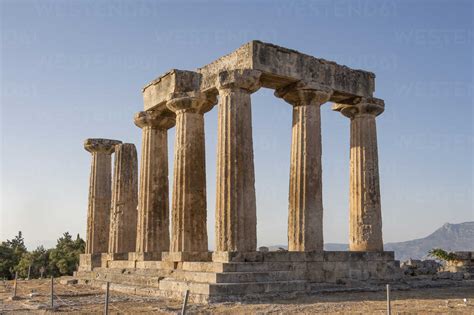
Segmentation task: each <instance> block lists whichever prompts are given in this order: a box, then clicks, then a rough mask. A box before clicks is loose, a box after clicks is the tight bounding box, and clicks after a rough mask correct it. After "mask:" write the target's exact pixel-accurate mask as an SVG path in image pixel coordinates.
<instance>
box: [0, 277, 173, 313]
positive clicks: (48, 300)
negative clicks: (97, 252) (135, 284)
mask: <svg viewBox="0 0 474 315" xmlns="http://www.w3.org/2000/svg"><path fill="white" fill-rule="evenodd" d="M14 281H15V280H13V281H6V280H3V281H2V286H3V292H1V293H2V294H3V295H4V296H9V297H10V299H11V300H15V303H14V305H13V304H12V303H10V304H9V303H2V304H1V305H0V314H2V313H3V312H9V311H34V310H56V311H73V312H74V311H84V310H88V309H90V310H91V311H92V310H93V311H94V312H96V311H97V306H101V307H102V308H104V313H105V304H106V302H107V301H108V309H109V310H110V311H112V312H113V313H129V312H130V311H129V310H128V309H127V308H128V307H129V306H128V305H127V304H129V303H134V304H136V303H147V304H151V305H153V304H155V303H156V305H157V308H159V306H158V305H161V307H163V303H161V304H160V303H159V302H163V301H165V299H164V298H162V297H156V296H142V295H136V294H131V293H128V294H125V293H118V292H113V293H111V294H109V295H108V299H107V295H106V291H105V290H103V289H102V288H98V287H93V286H88V285H80V286H79V287H78V286H76V285H73V286H70V285H64V284H60V281H59V279H54V280H53V284H52V283H51V282H50V281H45V279H43V280H38V279H36V280H35V279H31V280H28V279H24V280H19V279H18V280H16V283H17V289H16V294H15V292H14ZM104 284H106V282H104ZM51 292H52V296H51ZM154 302H155V303H154ZM157 310H158V309H157ZM160 310H164V311H170V312H174V313H176V311H179V310H181V306H175V307H166V308H165V309H160Z"/></svg>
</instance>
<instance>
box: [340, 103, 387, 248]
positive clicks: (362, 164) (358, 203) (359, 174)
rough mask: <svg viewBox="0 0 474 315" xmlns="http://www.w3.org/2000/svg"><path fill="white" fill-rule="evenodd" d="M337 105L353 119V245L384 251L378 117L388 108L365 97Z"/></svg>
mask: <svg viewBox="0 0 474 315" xmlns="http://www.w3.org/2000/svg"><path fill="white" fill-rule="evenodd" d="M333 109H334V110H336V111H339V112H341V113H342V114H343V115H344V116H346V117H349V118H350V119H351V140H350V145H351V149H350V188H349V189H350V214H349V217H350V231H349V234H350V236H349V248H350V250H351V251H383V240H382V213H381V205H380V184H379V165H378V152H377V131H376V124H375V117H376V116H377V115H380V114H381V113H382V112H383V111H384V102H383V101H382V100H380V99H376V98H363V99H361V100H360V102H359V103H357V104H355V105H347V104H335V105H334V107H333Z"/></svg>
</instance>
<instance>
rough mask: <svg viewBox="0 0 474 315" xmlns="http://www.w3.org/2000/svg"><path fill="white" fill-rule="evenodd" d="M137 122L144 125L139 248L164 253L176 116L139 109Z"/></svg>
mask: <svg viewBox="0 0 474 315" xmlns="http://www.w3.org/2000/svg"><path fill="white" fill-rule="evenodd" d="M135 124H136V125H137V126H138V127H140V128H142V155H141V163H140V189H139V196H138V225H137V244H136V250H137V252H139V253H161V252H163V251H168V250H169V245H170V237H169V223H170V220H169V184H168V129H169V128H171V127H173V126H174V124H175V115H174V113H172V112H169V111H160V112H157V111H154V112H140V113H137V114H136V115H135ZM142 258H143V257H142Z"/></svg>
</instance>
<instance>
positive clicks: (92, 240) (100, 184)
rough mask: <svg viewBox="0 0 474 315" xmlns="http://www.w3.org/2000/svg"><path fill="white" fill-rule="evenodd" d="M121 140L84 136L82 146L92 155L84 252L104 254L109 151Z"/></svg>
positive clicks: (107, 226) (110, 152)
mask: <svg viewBox="0 0 474 315" xmlns="http://www.w3.org/2000/svg"><path fill="white" fill-rule="evenodd" d="M119 143H121V141H117V140H110V139H86V140H85V141H84V149H86V150H87V151H88V152H90V153H91V154H92V163H91V173H90V182H89V207H88V210H87V238H86V254H97V253H106V252H107V244H108V242H109V224H110V222H109V221H110V202H111V196H112V193H111V176H112V166H111V159H112V157H111V154H112V153H113V152H114V150H115V145H116V144H119Z"/></svg>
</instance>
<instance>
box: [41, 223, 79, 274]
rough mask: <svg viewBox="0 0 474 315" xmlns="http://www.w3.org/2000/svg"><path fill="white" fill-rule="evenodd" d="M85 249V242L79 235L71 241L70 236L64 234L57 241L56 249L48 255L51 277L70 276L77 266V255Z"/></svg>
mask: <svg viewBox="0 0 474 315" xmlns="http://www.w3.org/2000/svg"><path fill="white" fill-rule="evenodd" d="M84 249H85V242H84V240H83V239H81V238H80V236H79V234H78V235H77V237H76V239H75V240H73V239H72V236H71V234H69V233H68V232H66V233H64V234H63V236H62V237H60V238H59V239H58V242H57V244H56V248H54V249H52V250H51V251H50V253H49V272H50V274H51V275H53V276H60V275H72V273H73V272H74V271H75V270H76V269H77V266H78V265H79V254H82V253H83V252H84Z"/></svg>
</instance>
